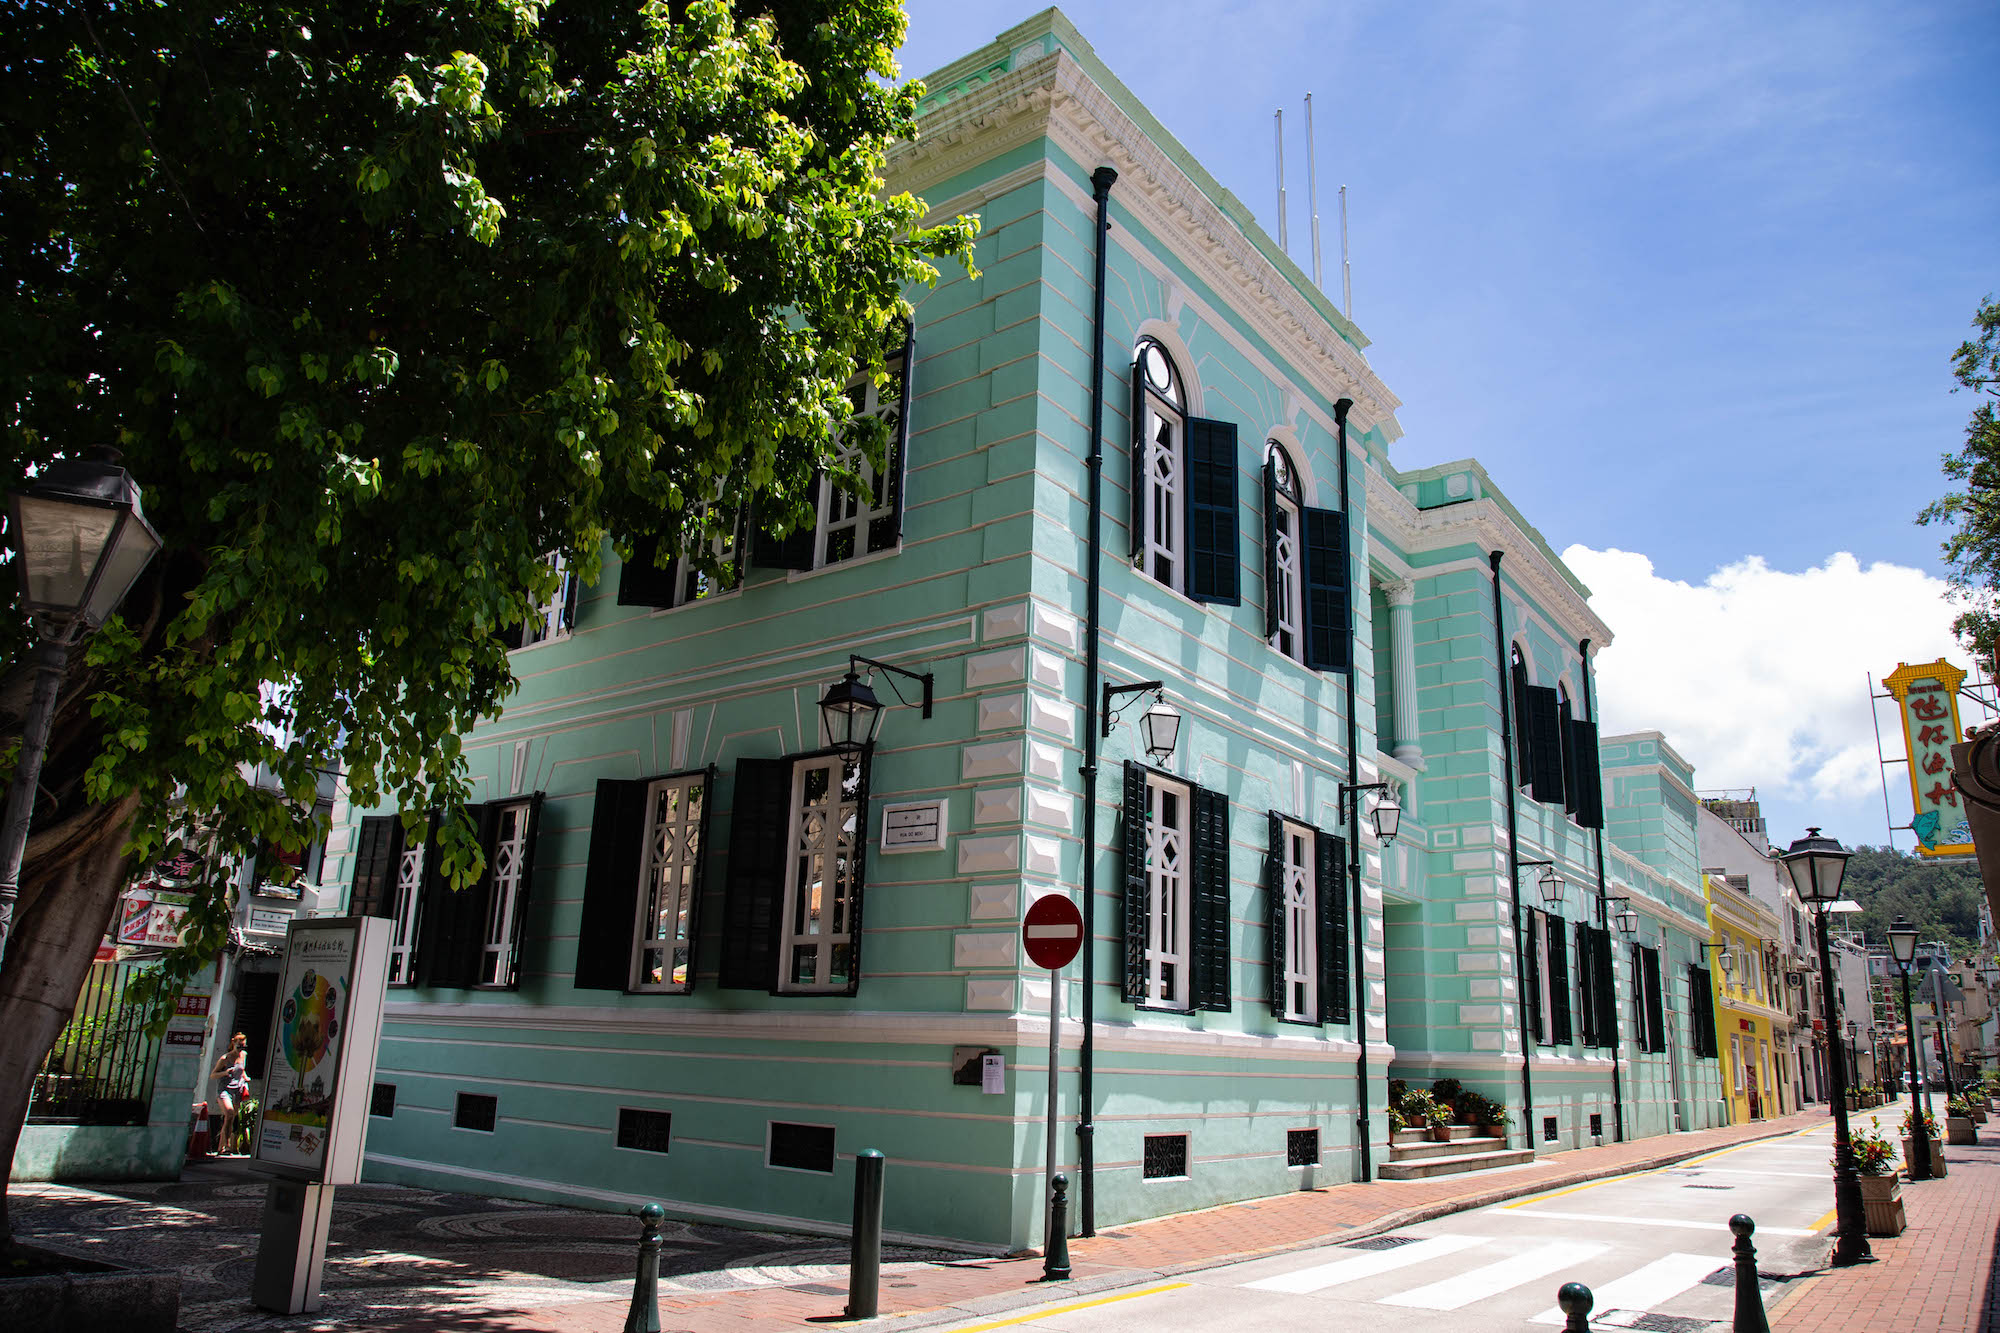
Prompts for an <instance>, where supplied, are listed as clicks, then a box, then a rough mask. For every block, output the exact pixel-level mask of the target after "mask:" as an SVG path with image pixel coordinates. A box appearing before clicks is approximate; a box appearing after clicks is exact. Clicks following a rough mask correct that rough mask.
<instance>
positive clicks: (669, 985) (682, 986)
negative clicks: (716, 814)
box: [631, 773, 708, 992]
mask: <svg viewBox="0 0 2000 1333" xmlns="http://www.w3.org/2000/svg"><path fill="white" fill-rule="evenodd" d="M707 799H708V776H707V774H705V773H686V774H682V775H680V776H679V777H671V778H661V779H659V780H657V781H655V782H653V783H652V784H650V785H649V786H648V787H647V788H646V821H645V844H644V849H643V850H642V852H641V853H640V858H639V893H638V911H639V918H638V922H637V925H636V927H635V928H634V930H633V931H632V980H631V989H633V990H635V991H675V992H678V991H685V990H686V989H687V988H688V982H689V980H690V977H689V975H688V970H689V968H690V967H691V966H692V959H693V957H694V943H695V941H694V934H693V931H692V929H691V926H692V923H693V920H694V909H695V896H696V894H698V893H699V892H700V891H701V859H702V853H703V850H704V849H703V847H702V845H701V834H702V827H703V823H702V806H703V803H704V802H706V800H707Z"/></svg>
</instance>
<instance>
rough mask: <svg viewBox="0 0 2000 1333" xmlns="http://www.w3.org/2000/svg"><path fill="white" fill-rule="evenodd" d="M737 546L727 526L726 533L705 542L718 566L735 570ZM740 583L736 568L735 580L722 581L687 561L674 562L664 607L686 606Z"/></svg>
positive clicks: (741, 583)
mask: <svg viewBox="0 0 2000 1333" xmlns="http://www.w3.org/2000/svg"><path fill="white" fill-rule="evenodd" d="M739 545H740V543H739V542H738V541H737V530H736V529H735V528H731V529H730V530H729V535H728V536H726V537H717V538H716V539H715V540H714V541H713V542H711V543H709V550H710V551H712V552H713V553H714V555H715V562H716V563H717V564H718V565H721V566H723V567H724V568H726V569H735V568H736V558H737V553H738V549H739ZM742 586H743V580H742V578H741V574H740V571H739V574H738V577H737V578H736V579H734V580H733V581H729V582H725V581H724V580H722V579H720V578H718V577H716V576H715V575H712V574H704V573H702V572H701V570H699V569H697V568H696V567H695V564H694V562H693V561H691V560H681V561H677V562H676V563H675V565H674V586H673V588H672V589H671V590H670V591H669V595H670V596H671V598H672V600H671V601H670V602H669V603H668V606H669V607H675V606H690V605H692V604H693V603H695V602H701V601H706V600H708V599H709V598H711V597H720V596H722V595H723V594H724V593H728V592H734V591H736V590H737V589H738V588H740V587H742Z"/></svg>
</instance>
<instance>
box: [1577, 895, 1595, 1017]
mask: <svg viewBox="0 0 2000 1333" xmlns="http://www.w3.org/2000/svg"><path fill="white" fill-rule="evenodd" d="M1576 1006H1577V1015H1576V1026H1577V1031H1578V1032H1580V1033H1581V1034H1582V1041H1583V1044H1584V1045H1585V1046H1591V1047H1594V1046H1597V1045H1598V1044H1599V1042H1598V1040H1597V939H1596V937H1595V936H1594V935H1593V934H1592V933H1591V930H1590V927H1589V926H1588V925H1587V924H1586V923H1584V922H1582V921H1579V922H1577V923H1576Z"/></svg>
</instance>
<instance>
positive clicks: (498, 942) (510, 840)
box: [474, 801, 533, 987]
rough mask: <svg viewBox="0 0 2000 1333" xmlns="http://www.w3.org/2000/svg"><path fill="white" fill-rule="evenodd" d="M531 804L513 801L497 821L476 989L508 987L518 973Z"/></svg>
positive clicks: (500, 810) (499, 810)
mask: <svg viewBox="0 0 2000 1333" xmlns="http://www.w3.org/2000/svg"><path fill="white" fill-rule="evenodd" d="M532 808H533V802H531V801H512V802H509V803H507V804H506V805H502V806H500V807H498V808H497V809H496V810H495V812H494V817H493V846H492V847H491V848H489V849H488V851H487V855H488V857H489V860H488V862H487V868H486V874H487V883H488V884H489V886H490V891H489V893H488V894H487V899H486V922H485V925H484V927H483V929H484V931H485V934H484V935H483V936H482V937H481V939H480V944H479V980H478V981H477V982H475V983H474V984H475V985H476V986H482V987H486V986H505V985H507V984H508V981H509V979H510V978H511V977H512V975H513V972H514V936H515V920H514V918H515V916H516V914H517V913H518V912H519V911H520V908H521V885H522V884H523V883H524V882H526V880H527V878H528V866H527V858H528V812H529V810H530V809H532Z"/></svg>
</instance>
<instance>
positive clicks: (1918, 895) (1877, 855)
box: [1829, 847, 1985, 958]
mask: <svg viewBox="0 0 2000 1333" xmlns="http://www.w3.org/2000/svg"><path fill="white" fill-rule="evenodd" d="M1841 888H1842V892H1843V894H1844V895H1845V896H1847V897H1849V898H1852V899H1853V900H1854V901H1855V902H1857V903H1860V904H1861V908H1862V912H1861V917H1860V920H1859V921H1858V922H1856V920H1855V919H1854V918H1852V917H1849V918H1848V919H1847V921H1846V922H1845V923H1844V924H1846V925H1848V926H1850V927H1857V928H1858V929H1859V930H1860V931H1861V932H1862V933H1863V934H1864V935H1866V936H1867V937H1868V939H1869V940H1870V941H1871V942H1873V943H1877V944H1881V943H1886V942H1887V940H1888V933H1887V932H1888V929H1889V926H1890V924H1891V923H1892V922H1893V921H1895V919H1896V918H1897V917H1899V916H1903V917H1908V918H1909V919H1910V921H1911V922H1912V923H1913V924H1915V926H1916V927H1917V930H1918V932H1919V938H1921V939H1925V940H1943V941H1945V942H1946V943H1947V944H1949V945H1950V946H1951V953H1952V956H1953V957H1954V958H1961V957H1964V956H1965V955H1966V954H1969V953H1971V952H1972V951H1973V950H1974V949H1976V948H1977V947H1978V944H1979V908H1980V905H1981V903H1982V902H1983V901H1984V896H1985V893H1984V890H1983V889H1982V888H1981V886H1980V882H1979V866H1978V865H1977V863H1975V862H1972V861H1944V862H1927V861H1925V860H1923V859H1922V858H1920V857H1916V856H1912V855H1910V854H1909V853H1907V852H1900V851H1897V850H1896V849H1895V848H1893V847H1859V848H1856V849H1855V852H1854V856H1853V858H1852V859H1851V860H1849V861H1848V863H1847V878H1846V879H1845V880H1844V881H1843V882H1842V886H1841ZM1829 924H1832V923H1829Z"/></svg>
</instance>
